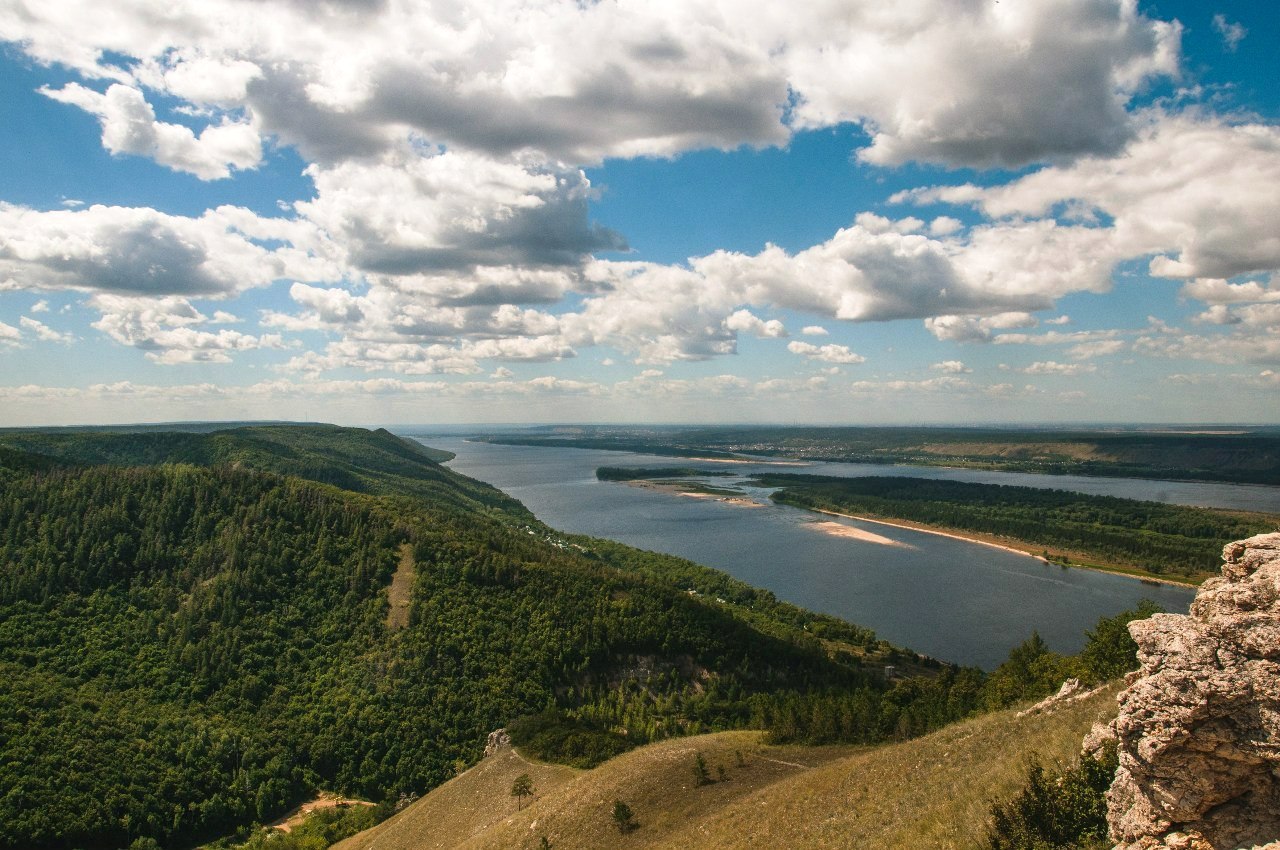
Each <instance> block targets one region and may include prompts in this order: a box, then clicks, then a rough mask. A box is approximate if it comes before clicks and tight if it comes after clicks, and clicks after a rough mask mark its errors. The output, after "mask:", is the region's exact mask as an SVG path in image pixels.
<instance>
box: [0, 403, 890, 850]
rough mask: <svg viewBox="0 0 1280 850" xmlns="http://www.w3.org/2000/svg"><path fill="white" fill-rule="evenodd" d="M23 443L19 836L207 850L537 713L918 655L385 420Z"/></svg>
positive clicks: (679, 717)
mask: <svg viewBox="0 0 1280 850" xmlns="http://www.w3.org/2000/svg"><path fill="white" fill-rule="evenodd" d="M0 442H3V444H4V449H3V451H2V452H0V462H2V463H3V467H0V529H3V533H2V534H0V565H3V570H2V571H0V674H2V675H0V741H2V742H3V743H2V744H0V747H2V751H0V774H2V776H0V781H2V783H3V784H2V785H0V787H3V789H4V791H3V794H0V846H3V847H11V848H15V850H16V848H42V847H50V848H52V847H58V848H64V847H65V848H70V847H85V848H98V847H101V848H114V847H124V846H127V845H129V844H130V843H131V842H132V841H133V840H135V839H137V838H140V837H145V838H151V839H155V840H157V841H159V842H160V843H161V844H162V845H163V846H185V845H189V844H191V843H193V842H195V841H198V840H201V839H208V838H212V837H215V836H218V835H220V834H224V833H227V832H230V831H232V830H234V829H236V828H237V827H241V826H243V825H246V824H249V823H253V822H259V823H261V822H265V821H268V820H270V819H271V818H272V817H274V816H276V815H278V814H280V813H281V812H283V811H284V810H286V809H287V808H289V807H290V806H291V805H293V804H295V803H297V802H298V801H299V800H300V799H302V798H303V797H304V796H305V795H306V794H308V793H310V792H312V791H314V790H315V789H317V788H327V789H334V790H339V791H342V792H344V793H348V794H356V795H363V796H365V797H367V798H370V799H374V800H386V799H394V798H395V797H397V796H398V795H399V794H400V793H402V792H413V793H421V792H422V791H425V790H426V789H429V788H430V787H432V786H434V785H436V784H438V783H440V782H441V781H443V780H445V779H447V778H448V777H449V776H451V775H452V774H453V773H454V772H455V771H456V770H457V769H458V767H459V766H463V765H466V764H469V763H471V762H474V760H475V759H476V758H478V756H479V755H480V750H481V748H482V745H483V741H484V738H485V735H486V734H487V732H489V731H490V730H492V729H495V728H497V727H499V726H503V725H504V724H507V723H509V722H511V721H512V720H514V719H516V718H519V717H522V716H534V715H546V714H548V713H550V714H551V715H552V716H553V717H554V718H555V719H556V720H557V721H558V722H562V723H564V724H568V725H570V726H576V727H579V728H580V729H582V730H588V731H591V730H596V731H597V732H598V733H599V734H606V733H607V734H612V735H617V734H622V733H625V740H626V743H627V746H634V745H636V744H638V743H643V742H645V741H648V740H652V739H654V738H658V737H663V736H666V735H672V734H683V733H687V732H699V731H704V730H709V729H719V728H732V727H735V726H741V725H743V724H745V723H746V722H747V721H748V720H749V714H748V708H747V703H746V700H747V698H749V697H750V696H751V695H755V694H767V693H772V692H776V691H779V690H782V689H798V690H799V691H801V692H807V691H809V690H812V689H814V688H816V687H819V686H822V687H832V686H839V685H841V684H843V685H845V686H848V687H863V686H868V685H869V684H873V683H875V682H876V681H877V680H878V678H879V676H878V674H877V673H876V672H875V670H876V669H878V668H879V666H880V665H883V664H884V663H885V660H886V658H897V657H899V656H900V655H902V653H899V652H897V651H894V650H892V649H891V648H889V647H886V646H883V645H881V644H879V643H877V642H876V641H875V638H874V635H872V634H871V633H870V632H868V631H866V630H865V629H860V628H858V627H855V626H851V625H849V624H846V623H843V622H841V621H839V620H835V619H832V618H828V617H821V616H818V615H813V614H809V613H808V612H804V611H801V610H800V609H796V608H794V607H792V606H788V605H784V604H780V603H778V602H777V601H776V600H774V599H773V597H772V596H771V595H770V594H768V593H765V592H762V591H758V590H755V589H753V588H750V587H748V586H746V585H743V584H742V583H740V582H736V581H734V580H733V579H731V578H729V577H728V576H725V575H723V574H720V573H716V572H714V571H711V570H706V569H704V568H701V567H698V566H697V565H694V564H691V563H689V562H686V561H680V560H678V559H675V558H667V557H663V556H657V555H652V554H649V553H643V552H639V551H637V550H632V549H628V548H627V547H623V546H619V545H616V544H611V543H607V542H604V541H592V540H586V539H579V538H567V537H563V536H560V535H557V534H556V533H555V532H553V531H551V530H550V529H547V528H546V527H544V526H541V525H540V524H538V523H537V522H536V520H534V519H533V518H532V517H531V516H530V515H529V514H528V512H527V511H525V510H524V509H523V508H522V507H520V506H519V505H518V504H517V503H515V502H513V501H512V500H510V499H509V498H507V497H506V496H504V495H503V494H501V493H500V492H498V491H496V490H494V489H492V488H489V487H487V486H486V485H483V484H479V483H478V482H474V481H470V480H468V479H465V478H462V477H461V476H457V475H455V474H453V473H451V472H449V471H448V470H447V469H444V468H442V467H439V466H437V465H436V464H435V463H433V462H432V461H431V460H430V459H429V458H428V457H427V456H426V455H425V454H424V453H421V452H418V451H417V450H416V449H415V447H414V446H413V444H411V443H408V442H405V441H402V440H399V439H398V438H396V437H393V436H392V435H390V434H387V433H385V432H364V431H355V430H348V429H336V428H323V427H308V428H249V429H241V430H238V431H230V432H216V433H213V434H209V435H193V434H142V435H127V434H108V435H93V434H55V435H42V434H21V435H12V434H6V435H3V437H2V438H0ZM403 546H409V547H411V551H412V553H413V556H414V559H415V560H416V572H417V579H416V582H415V584H414V587H413V591H412V607H411V615H410V622H409V625H408V626H407V627H406V628H404V629H402V630H399V631H395V630H392V629H390V628H388V626H387V623H386V619H387V618H386V614H387V609H388V602H387V596H386V591H385V588H386V586H387V584H388V582H389V580H390V577H391V575H392V572H393V570H394V569H395V566H396V563H397V560H398V557H399V553H400V552H401V547H403ZM717 598H718V599H723V600H725V601H724V602H717V601H714V600H715V599H717ZM818 635H821V636H822V637H821V638H819V637H818ZM832 647H838V648H839V649H838V650H837V649H833V648H832ZM903 657H907V656H903ZM579 738H581V736H579ZM579 749H581V747H579ZM552 755H555V753H552ZM562 755H564V756H565V757H566V758H569V757H572V756H573V755H574V754H573V753H564V754H562ZM578 755H579V756H580V753H579V754H578Z"/></svg>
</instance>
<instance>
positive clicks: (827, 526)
mask: <svg viewBox="0 0 1280 850" xmlns="http://www.w3.org/2000/svg"><path fill="white" fill-rule="evenodd" d="M824 513H825V511H824ZM805 525H806V526H808V527H809V528H812V529H814V530H815V531H821V532H822V533H823V534H830V535H831V536H832V537H850V538H852V539H854V540H859V541H861V542H863V543H876V544H879V545H880V546H898V547H900V548H902V549H914V548H916V547H914V546H912V545H911V544H910V543H903V542H902V541H901V540H894V539H892V538H889V537H882V536H881V535H879V534H873V533H872V532H870V531H867V530H866V529H862V528H854V527H853V526H852V525H841V524H840V523H838V522H831V521H829V520H828V521H826V522H808V523H805Z"/></svg>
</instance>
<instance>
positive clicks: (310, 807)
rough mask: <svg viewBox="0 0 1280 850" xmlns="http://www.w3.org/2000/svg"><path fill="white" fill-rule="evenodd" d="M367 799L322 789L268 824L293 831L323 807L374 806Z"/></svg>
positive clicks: (269, 827)
mask: <svg viewBox="0 0 1280 850" xmlns="http://www.w3.org/2000/svg"><path fill="white" fill-rule="evenodd" d="M372 805H373V803H370V802H369V801H367V800H352V799H350V798H348V797H343V796H341V795H339V794H333V793H331V792H329V791H321V792H320V793H319V794H318V795H316V798H315V799H314V800H309V801H307V802H305V803H303V804H302V805H301V806H298V808H296V809H294V810H293V811H291V812H289V814H287V815H285V816H284V817H282V818H280V819H279V820H278V821H276V822H275V823H271V824H268V825H267V828H268V829H275V830H279V831H280V832H292V831H293V828H294V827H296V826H301V825H302V822H303V821H305V820H306V819H307V818H308V817H310V816H311V814H312V813H313V812H317V811H319V810H321V809H338V808H346V807H347V806H372Z"/></svg>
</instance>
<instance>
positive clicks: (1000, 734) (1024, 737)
mask: <svg viewBox="0 0 1280 850" xmlns="http://www.w3.org/2000/svg"><path fill="white" fill-rule="evenodd" d="M1115 692H1116V690H1115V688H1114V687H1112V688H1108V689H1106V690H1105V691H1104V692H1102V693H1100V694H1098V695H1095V696H1094V697H1092V698H1090V699H1088V700H1086V701H1083V702H1081V703H1077V704H1074V705H1070V706H1067V707H1063V708H1060V709H1058V710H1057V711H1054V712H1050V713H1048V714H1041V715H1034V716H1029V717H1026V718H1022V719H1018V718H1017V717H1016V713H1015V712H1013V711H1006V712H1001V713H997V714H992V715H987V716H985V717H981V718H977V719H975V720H970V721H966V722H963V723H957V724H954V725H952V726H949V727H947V728H945V729H942V730H941V731H939V732H936V733H934V734H932V735H929V736H926V737H924V738H920V739H916V740H913V741H907V742H904V743H899V744H890V745H885V746H880V747H874V748H853V747H823V748H809V747H770V746H765V745H764V744H763V743H762V741H761V735H760V734H759V733H757V732H724V733H719V734H714V735H703V736H699V737H696V738H683V739H677V740H671V741H664V742H661V743H657V744H652V745H650V746H647V747H644V748H641V749H639V750H635V751H632V752H630V753H626V754H624V755H622V756H619V757H617V758H615V759H613V760H612V761H609V762H606V763H605V764H603V765H601V766H600V767H598V768H596V769H595V770H592V771H587V772H584V773H581V774H579V775H577V776H576V777H567V776H566V775H565V774H564V773H561V774H558V775H554V776H548V775H546V774H539V773H535V770H538V771H542V770H547V769H548V768H542V767H537V766H535V767H529V766H528V765H527V764H525V763H523V762H522V761H520V760H519V759H518V756H516V755H514V754H511V753H505V754H503V755H500V756H498V757H495V758H493V759H489V760H487V762H486V763H485V764H483V765H481V767H479V768H476V769H473V770H472V771H469V772H468V773H466V774H464V775H463V776H461V777H459V778H457V779H455V780H453V781H451V782H450V783H448V784H446V785H444V786H442V787H440V788H438V789H437V790H436V791H434V792H432V794H431V795H429V796H428V797H426V798H424V799H423V800H421V801H419V802H418V803H416V804H415V805H414V806H412V807H410V808H409V809H407V810H406V811H405V812H403V813H402V814H401V815H399V816H398V817H397V818H396V819H393V820H391V821H388V822H387V823H386V824H383V825H382V826H380V827H378V828H377V829H375V830H371V831H369V832H366V833H362V834H361V835H359V836H356V837H354V838H351V839H348V840H347V841H346V842H344V843H342V844H340V845H338V847H339V848H340V850H371V848H376V850H425V848H435V847H460V848H467V850H483V849H484V848H504V849H509V848H531V849H532V848H537V847H538V846H539V842H540V839H541V837H542V836H544V835H545V836H547V837H548V839H549V841H550V845H551V846H552V847H553V848H556V850H571V848H599V847H616V848H620V850H621V849H622V848H629V847H664V848H673V850H674V848H689V847H746V846H752V847H789V848H801V847H850V848H853V847H859V848H867V847H874V848H877V849H878V850H882V849H883V848H899V847H901V848H920V847H929V848H972V847H974V846H976V844H977V842H978V841H979V840H980V839H981V836H982V834H983V831H984V829H985V825H986V819H987V814H988V811H989V809H990V805H991V803H992V801H994V800H1003V799H1006V798H1008V797H1010V796H1012V795H1013V794H1014V793H1015V792H1016V791H1017V789H1019V788H1020V787H1021V786H1022V784H1023V782H1024V780H1025V767H1026V764H1027V760H1028V759H1029V758H1030V757H1032V755H1035V756H1036V757H1038V758H1039V759H1040V760H1041V761H1042V762H1043V763H1046V764H1053V763H1067V762H1069V761H1071V760H1072V759H1073V758H1074V757H1075V754H1076V753H1077V752H1078V751H1079V748H1080V741H1081V739H1082V738H1083V737H1084V735H1085V733H1086V732H1087V731H1088V730H1089V728H1090V726H1091V725H1092V723H1093V722H1094V721H1096V720H1099V719H1105V718H1107V717H1109V716H1110V715H1111V714H1112V713H1114V707H1115ZM695 753H701V754H702V755H703V756H704V758H705V759H706V761H707V764H708V766H709V767H710V768H711V771H712V773H713V775H714V773H715V768H716V766H717V765H723V766H724V767H725V768H726V770H727V771H728V776H729V779H728V781H727V782H717V783H714V784H712V785H708V786H704V787H702V788H695V787H693V782H692V779H693V772H692V765H693V762H694V754H695ZM737 753H741V754H742V756H743V757H744V761H745V765H739V763H738V759H737ZM554 770H563V769H559V768H554ZM521 772H529V773H530V775H531V776H533V777H534V783H535V785H537V786H538V788H539V798H538V800H537V801H536V802H534V803H533V804H531V805H528V806H526V807H525V808H524V810H523V811H516V807H515V804H514V803H513V802H512V800H511V798H510V796H509V795H510V787H511V782H512V780H513V779H514V777H515V776H516V775H518V774H519V773H521ZM539 776H546V777H547V778H545V779H542V780H540V779H539ZM619 799H621V800H623V801H625V802H626V803H627V804H628V805H629V806H630V807H631V809H632V811H633V813H634V815H635V820H636V822H637V823H638V824H639V825H640V827H639V829H637V830H636V831H634V832H632V833H630V834H629V835H619V833H618V831H617V829H616V828H615V827H614V825H613V821H612V818H611V812H612V808H613V802H614V801H615V800H619Z"/></svg>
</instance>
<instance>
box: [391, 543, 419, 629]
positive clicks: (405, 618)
mask: <svg viewBox="0 0 1280 850" xmlns="http://www.w3.org/2000/svg"><path fill="white" fill-rule="evenodd" d="M415 566H416V565H415V562H414V559H413V546H411V545H410V544H408V543H401V544H400V563H399V564H397V565H396V572H395V575H393V576H392V577H391V585H390V586H389V587H388V588H387V602H388V605H387V628H388V629H390V630H391V631H393V632H395V631H399V630H400V629H403V628H404V627H405V626H407V625H409V601H410V597H411V596H412V594H413V577H414V575H415V572H414V568H415Z"/></svg>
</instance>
